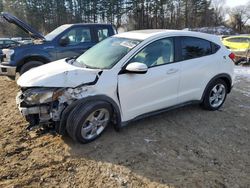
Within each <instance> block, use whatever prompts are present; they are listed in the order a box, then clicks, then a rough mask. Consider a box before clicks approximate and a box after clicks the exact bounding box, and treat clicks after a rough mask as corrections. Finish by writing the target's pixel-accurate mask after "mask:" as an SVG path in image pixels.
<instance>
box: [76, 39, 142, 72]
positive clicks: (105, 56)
mask: <svg viewBox="0 0 250 188" xmlns="http://www.w3.org/2000/svg"><path fill="white" fill-rule="evenodd" d="M139 43H140V41H139V40H134V39H127V38H118V37H110V38H107V39H105V40H103V41H101V42H99V43H98V44H97V45H95V46H93V47H92V48H90V49H89V50H87V51H86V52H85V53H84V54H82V55H81V56H80V57H78V58H77V59H76V61H75V63H74V65H76V66H82V67H87V68H93V69H111V68H112V67H113V66H114V65H115V64H116V63H118V61H120V59H121V58H123V57H124V56H125V55H126V54H127V53H128V52H129V51H130V50H132V49H133V48H134V47H136V46H137V45H138V44H139Z"/></svg>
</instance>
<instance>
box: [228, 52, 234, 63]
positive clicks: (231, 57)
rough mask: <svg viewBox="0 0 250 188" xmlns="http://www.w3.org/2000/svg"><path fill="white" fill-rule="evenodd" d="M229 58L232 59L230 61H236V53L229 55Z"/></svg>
mask: <svg viewBox="0 0 250 188" xmlns="http://www.w3.org/2000/svg"><path fill="white" fill-rule="evenodd" d="M229 57H230V59H232V60H233V61H234V59H235V54H234V53H231V54H229Z"/></svg>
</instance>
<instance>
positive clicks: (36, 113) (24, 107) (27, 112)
mask: <svg viewBox="0 0 250 188" xmlns="http://www.w3.org/2000/svg"><path fill="white" fill-rule="evenodd" d="M22 97H23V96H22V93H21V92H19V93H18V95H17V97H16V103H17V106H18V109H19V111H20V113H21V114H22V116H24V117H25V119H26V121H27V122H28V123H29V128H32V127H35V126H38V125H39V126H40V125H41V126H42V125H51V124H53V115H52V113H51V110H52V104H39V105H33V106H31V105H28V104H26V103H25V101H24V100H23V98H22Z"/></svg>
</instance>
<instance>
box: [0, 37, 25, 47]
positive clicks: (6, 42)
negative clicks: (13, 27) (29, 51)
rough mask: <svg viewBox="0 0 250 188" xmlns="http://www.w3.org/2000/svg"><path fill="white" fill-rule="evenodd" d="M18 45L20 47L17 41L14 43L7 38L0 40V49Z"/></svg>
mask: <svg viewBox="0 0 250 188" xmlns="http://www.w3.org/2000/svg"><path fill="white" fill-rule="evenodd" d="M18 45H20V43H19V42H17V41H14V40H11V39H8V38H0V49H3V48H9V47H15V46H18Z"/></svg>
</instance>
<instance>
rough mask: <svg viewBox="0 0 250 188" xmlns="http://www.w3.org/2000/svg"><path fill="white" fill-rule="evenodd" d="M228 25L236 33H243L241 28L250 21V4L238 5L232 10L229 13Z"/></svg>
mask: <svg viewBox="0 0 250 188" xmlns="http://www.w3.org/2000/svg"><path fill="white" fill-rule="evenodd" d="M229 15H230V24H231V26H232V27H233V28H234V29H235V30H237V31H238V32H240V33H241V32H242V31H243V27H244V26H245V25H246V23H247V22H248V21H249V19H250V2H249V3H248V5H246V6H244V5H240V6H237V7H235V8H232V9H231V11H230V13H229Z"/></svg>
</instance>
